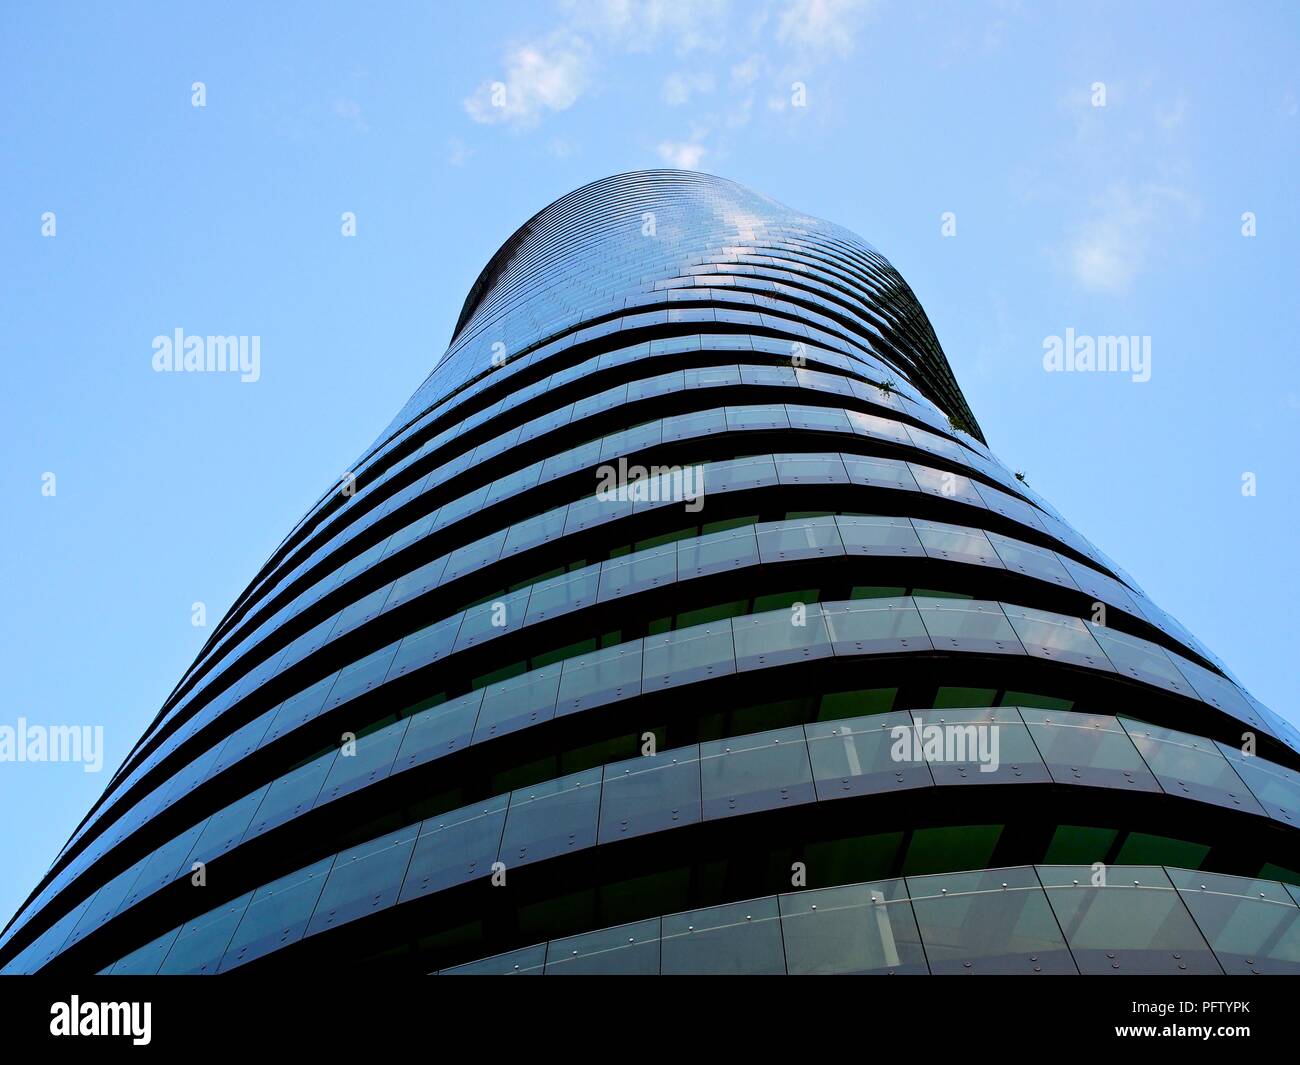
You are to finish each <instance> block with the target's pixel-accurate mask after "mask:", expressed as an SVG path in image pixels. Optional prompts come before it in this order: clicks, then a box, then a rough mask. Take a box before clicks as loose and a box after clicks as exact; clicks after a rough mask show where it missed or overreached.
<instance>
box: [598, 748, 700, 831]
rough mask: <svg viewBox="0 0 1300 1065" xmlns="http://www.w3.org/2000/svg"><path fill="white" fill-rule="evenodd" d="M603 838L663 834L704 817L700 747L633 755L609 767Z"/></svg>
mask: <svg viewBox="0 0 1300 1065" xmlns="http://www.w3.org/2000/svg"><path fill="white" fill-rule="evenodd" d="M603 780H604V783H603V792H602V795H601V801H600V831H599V842H600V843H602V844H603V843H611V842H613V841H614V840H618V839H629V838H631V837H633V836H641V835H645V834H646V833H649V832H659V831H662V830H664V829H668V828H675V827H677V826H678V825H691V824H695V823H697V822H698V821H699V820H700V819H701V816H702V815H701V805H700V757H699V748H698V747H682V748H678V749H676V750H672V751H661V752H659V753H657V754H651V755H642V756H639V757H637V758H629V759H627V760H626V761H623V762H614V763H611V764H609V765H607V766H605V769H604V778H603Z"/></svg>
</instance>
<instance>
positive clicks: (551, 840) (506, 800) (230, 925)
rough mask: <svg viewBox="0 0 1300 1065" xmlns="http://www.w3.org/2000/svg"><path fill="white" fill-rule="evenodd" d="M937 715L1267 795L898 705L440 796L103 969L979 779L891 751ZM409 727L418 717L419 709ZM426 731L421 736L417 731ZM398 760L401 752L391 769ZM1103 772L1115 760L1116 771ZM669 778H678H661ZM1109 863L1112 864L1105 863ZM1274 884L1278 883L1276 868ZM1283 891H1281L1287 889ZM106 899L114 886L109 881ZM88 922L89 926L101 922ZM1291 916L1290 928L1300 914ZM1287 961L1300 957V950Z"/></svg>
mask: <svg viewBox="0 0 1300 1065" xmlns="http://www.w3.org/2000/svg"><path fill="white" fill-rule="evenodd" d="M936 722H944V723H948V724H952V726H953V727H956V728H959V730H992V731H996V732H998V733H1000V735H1001V737H1002V739H1001V741H1000V745H1001V749H1002V750H1004V752H1005V754H1006V757H1005V759H1002V761H1001V762H1000V763H997V765H995V766H993V772H1000V774H1001V775H1000V776H998V778H997V779H996V780H995V779H993V778H989V782H988V783H1002V784H1014V785H1026V787H1032V785H1035V784H1039V785H1043V784H1048V783H1052V782H1056V783H1060V784H1080V785H1092V787H1109V788H1114V789H1118V791H1125V792H1136V793H1139V795H1143V793H1145V795H1171V796H1183V797H1187V798H1191V800H1193V801H1199V802H1206V804H1213V805H1217V806H1223V808H1230V809H1235V810H1238V811H1240V813H1245V814H1253V815H1257V817H1262V815H1266V813H1265V809H1264V806H1262V805H1261V804H1260V802H1258V801H1257V800H1256V798H1255V796H1253V795H1252V793H1251V789H1249V787H1248V785H1247V783H1245V782H1244V780H1243V779H1242V778H1240V776H1238V775H1236V772H1235V771H1234V769H1232V763H1230V762H1229V758H1227V757H1226V754H1225V753H1223V752H1222V750H1221V749H1219V748H1218V745H1216V744H1213V743H1212V741H1208V740H1204V739H1200V737H1196V736H1192V735H1190V733H1183V732H1174V731H1171V730H1152V728H1151V727H1148V726H1145V724H1143V723H1139V722H1130V720H1125V719H1117V718H1110V717H1108V715H1095V714H1075V713H1070V711H1052V710H1037V709H1030V707H1014V706H1004V707H992V709H991V707H950V709H944V710H915V711H911V713H906V711H893V713H889V714H878V715H872V717H867V718H852V719H839V720H827V722H818V723H814V724H809V726H794V727H788V728H777V730H771V731H768V732H762V733H750V735H744V736H732V737H727V739H723V740H716V741H708V743H702V744H693V745H690V746H688V748H673V749H671V750H663V752H659V753H656V754H654V756H641V757H637V758H632V759H627V761H621V762H615V763H608V765H604V766H597V767H595V769H591V770H584V771H581V772H576V774H571V775H568V776H564V778H559V779H554V780H546V782H539V783H537V784H530V785H528V787H525V788H519V789H515V791H513V792H507V793H502V795H497V796H493V797H490V798H486V800H481V801H478V802H473V804H471V805H468V806H464V808H461V809H456V810H448V811H445V813H441V814H437V815H434V817H432V818H428V819H425V821H421V822H413V823H411V824H408V826H404V827H403V828H398V830H395V831H393V832H387V834H385V835H382V836H378V837H376V839H372V840H368V841H365V843H361V844H357V845H355V847H352V848H348V849H347V850H344V852H339V853H337V854H330V856H326V857H324V858H320V860H317V861H313V862H311V863H309V865H308V866H305V867H302V869H298V870H294V871H292V873H287V874H286V875H283V876H279V878H277V879H276V880H272V882H268V883H265V884H261V886H260V887H257V888H256V889H255V891H252V892H246V893H243V895H242V896H239V897H238V899H237V900H234V901H233V902H229V901H227V902H224V904H221V905H220V906H217V908H214V909H212V910H207V912H204V913H200V914H198V915H195V917H194V918H192V919H190V921H187V922H185V923H183V925H178V926H177V927H174V928H172V930H170V931H169V932H165V934H164V935H161V936H157V938H155V939H153V940H151V941H149V943H147V944H143V945H136V947H135V948H133V949H130V951H126V952H123V954H122V957H121V958H117V960H116V961H113V962H110V964H109V965H108V966H107V969H108V970H110V971H116V973H139V971H148V970H142V967H140V966H143V965H146V964H148V962H152V965H153V969H152V971H155V973H156V971H160V970H161V971H164V973H168V971H173V973H181V971H187V973H216V971H227V970H230V969H234V967H237V966H239V965H243V964H247V962H248V961H252V960H253V958H256V957H263V956H265V954H268V953H272V952H274V951H276V949H282V948H285V947H291V945H294V944H295V943H298V941H299V940H300V939H302V938H303V936H311V935H316V934H318V932H324V931H329V930H330V928H335V927H341V926H342V925H344V923H348V922H351V921H354V919H360V918H364V917H367V915H370V914H372V913H374V912H376V909H377V906H376V905H374V904H373V902H372V904H369V905H367V904H365V902H367V899H365V897H367V896H370V895H373V896H374V897H376V899H382V908H385V909H386V908H390V906H394V905H399V904H402V902H409V901H415V900H420V899H426V897H428V896H430V895H435V893H437V892H439V891H446V889H450V888H454V887H458V886H461V884H464V883H467V882H469V880H473V879H474V878H482V876H487V875H490V871H491V867H493V865H494V863H495V862H502V863H504V865H507V866H510V867H512V869H515V867H520V866H524V865H530V863H534V862H539V861H546V860H549V858H556V857H560V856H564V854H571V853H573V852H575V849H586V848H591V847H599V845H606V844H612V843H621V841H625V840H629V839H636V837H642V836H646V835H650V834H653V832H662V831H669V830H675V828H685V827H689V826H694V824H699V823H702V822H710V821H723V819H727V818H731V817H740V815H745V814H761V813H764V811H770V810H775V809H779V808H787V806H790V805H802V804H816V802H823V804H824V802H837V801H840V800H842V798H848V797H858V796H871V795H885V793H889V792H893V793H897V792H900V791H913V789H917V788H935V787H939V788H943V787H945V785H946V787H963V785H967V784H970V783H971V780H970V779H967V767H969V769H970V772H972V774H974V775H975V778H976V780H978V779H980V772H982V770H980V766H982V765H985V766H987V765H989V762H988V761H987V759H985V761H983V762H982V758H983V757H984V754H987V752H983V748H980V750H982V752H983V753H982V754H978V753H976V752H975V750H974V749H972V750H970V752H969V756H970V757H969V758H967V759H966V761H965V762H963V763H956V765H954V763H944V761H943V756H940V758H939V759H937V761H936V759H935V758H933V757H932V756H928V754H926V753H924V752H923V750H922V744H928V743H930V740H928V737H927V739H926V740H920V739H918V740H917V741H915V748H913V746H910V745H909V753H907V757H906V758H905V759H904V761H896V759H893V758H892V757H889V756H891V754H892V752H893V749H894V748H897V746H898V744H900V741H910V740H911V739H913V736H917V737H920V736H926V735H927V733H926V732H924V730H926V728H927V727H928V728H931V730H932V728H935V727H936V726H935V723H936ZM927 723H928V724H927ZM411 727H412V728H415V727H416V726H415V724H413V723H412V726H411ZM940 727H943V726H940ZM1076 732H1083V735H1084V736H1086V737H1087V740H1088V741H1089V743H1093V741H1095V743H1096V749H1097V750H1099V752H1101V750H1104V759H1102V761H1105V763H1106V766H1105V769H1099V770H1096V772H1095V775H1093V776H1082V775H1080V771H1079V769H1078V767H1075V766H1074V765H1071V763H1074V762H1078V761H1080V759H1079V750H1078V746H1076V744H1075V741H1074V736H1071V735H1070V733H1076ZM1062 739H1063V740H1065V743H1063V744H1061V743H1060V741H1061V740H1062ZM421 744H422V745H426V741H421ZM1058 744H1060V746H1062V748H1063V746H1066V745H1069V746H1070V749H1069V750H1063V749H1058ZM376 746H377V748H381V749H383V750H385V752H387V754H389V756H393V757H395V761H396V762H399V763H400V762H403V761H406V759H403V758H402V754H400V753H399V750H404V749H406V748H404V745H403V737H402V735H400V733H398V735H395V736H386V737H382V739H377V740H376ZM850 750H852V753H850ZM1190 756H1191V757H1192V758H1201V759H1204V761H1205V762H1209V763H1214V766H1216V769H1217V780H1216V785H1214V787H1213V788H1206V789H1203V791H1199V792H1190V791H1188V789H1187V785H1186V784H1184V783H1183V780H1182V779H1179V778H1180V776H1182V775H1186V774H1187V767H1188V758H1190ZM403 769H406V766H402V767H400V769H394V771H402V770H403ZM1104 774H1112V775H1113V779H1108V778H1106V776H1105V775H1104ZM647 778H660V780H659V784H658V785H656V789H653V791H650V792H649V793H650V795H653V796H654V798H655V804H656V805H655V806H654V809H649V808H646V806H645V805H642V804H641V802H638V801H637V800H641V798H643V797H645V793H646V792H643V791H642V787H643V783H645V782H646V779H647ZM664 780H669V782H671V783H669V784H668V785H667V787H664V785H663V782H664ZM638 785H642V787H638ZM328 788H329V779H328V778H325V785H324V788H322V793H324V791H325V789H328ZM776 792H780V798H777V800H774V798H772V795H774V793H776ZM669 809H671V813H669ZM656 815H658V818H656ZM253 819H255V818H253ZM482 824H486V826H487V832H485V834H482V835H484V839H482V840H481V845H480V847H478V848H474V849H468V850H467V848H465V840H464V837H463V832H461V831H460V830H463V828H464V827H465V826H482ZM1287 831H1291V832H1296V831H1297V830H1295V828H1288V830H1287ZM190 839H192V836H191V837H190ZM394 857H395V858H396V860H398V861H396V862H395V863H393V866H391V869H387V870H385V873H383V875H382V878H377V876H376V875H374V874H373V873H363V874H357V869H365V863H367V862H369V863H372V867H374V869H382V867H383V866H385V865H387V863H389V862H390V860H393V858H394ZM182 867H183V863H182ZM1089 873H1091V869H1089ZM1109 875H1112V876H1114V875H1117V874H1115V871H1114V870H1110V871H1109ZM1195 875H1197V876H1214V875H1216V874H1201V873H1199V874H1195ZM350 879H357V880H360V883H361V886H363V887H364V889H361V891H360V895H357V893H356V891H355V889H354V891H352V893H354V895H357V897H348V895H347V892H346V889H344V888H346V882H347V880H350ZM1232 879H1240V878H1232ZM381 880H386V883H385V882H381ZM290 886H292V887H295V888H302V887H303V886H311V887H312V888H313V889H312V891H309V892H307V893H304V895H303V897H302V899H300V900H299V901H298V904H296V906H298V908H300V909H302V913H292V914H286V913H283V912H282V909H281V910H277V912H276V914H274V915H276V918H277V923H276V928H274V930H276V932H277V935H273V936H272V938H270V939H269V940H268V939H265V938H263V936H255V935H252V934H250V932H248V931H246V934H244V935H240V931H239V928H240V923H242V918H243V915H244V913H246V912H247V910H248V909H250V906H251V905H252V904H255V902H256V901H257V900H265V899H266V897H269V896H276V895H283V893H285V888H286V887H290ZM1274 887H1277V888H1279V889H1281V888H1282V886H1281V884H1275V886H1274ZM936 893H937V892H936ZM1281 899H1282V900H1283V901H1290V899H1288V896H1287V895H1286V892H1284V891H1283V893H1282V896H1281ZM112 901H114V902H116V901H117V895H116V893H114V896H113V900H112ZM279 905H281V906H283V904H279ZM122 908H123V909H125V904H123V906H122ZM94 912H95V906H94V904H92V906H91V908H90V909H88V910H87V912H85V913H83V914H82V917H81V919H79V921H78V923H77V926H75V927H74V928H73V930H72V932H70V935H69V936H68V943H66V944H65V948H66V947H68V945H72V944H73V943H75V941H77V939H78V938H79V935H81V932H82V928H83V926H86V925H87V922H86V917H87V915H88V914H91V913H94ZM252 923H255V922H250V925H252ZM282 926H289V932H285V931H281V928H282ZM211 927H218V928H222V930H224V934H222V936H221V938H220V939H213V940H212V941H209V943H205V944H203V949H204V964H203V965H200V964H198V960H196V958H195V957H194V954H192V953H188V952H187V949H186V948H187V947H188V943H187V939H188V938H190V936H191V935H192V936H194V938H195V939H196V940H200V943H201V941H203V939H205V936H200V935H198V934H199V932H203V930H205V928H211ZM86 931H87V932H88V931H94V927H88V928H86ZM1292 932H1294V934H1297V932H1300V927H1297V928H1295V930H1292ZM178 947H179V949H177V948H178ZM173 951H174V953H172V952H173ZM56 956H57V951H39V949H38V951H34V952H31V953H30V954H27V956H26V961H25V962H23V964H25V965H31V966H35V967H36V969H39V967H40V966H43V965H45V964H48V961H49V960H52V958H53V957H56ZM1295 961H1297V962H1300V956H1297V957H1296V958H1295Z"/></svg>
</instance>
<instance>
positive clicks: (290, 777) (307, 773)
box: [244, 751, 338, 840]
mask: <svg viewBox="0 0 1300 1065" xmlns="http://www.w3.org/2000/svg"><path fill="white" fill-rule="evenodd" d="M337 756H338V755H337V752H335V751H330V752H329V753H328V754H326V755H322V756H321V757H320V758H317V759H314V760H313V761H310V762H308V763H307V764H306V765H303V766H299V767H298V768H297V769H293V770H290V771H289V772H288V773H286V774H285V775H284V776H282V777H280V778H279V779H277V780H273V781H272V782H271V786H270V788H268V789H267V792H266V796H265V798H263V799H262V803H261V805H260V806H259V807H258V808H257V813H255V814H254V815H253V823H252V824H251V825H249V828H248V832H247V834H246V835H245V836H244V839H246V840H249V839H256V838H257V837H258V836H260V835H261V834H262V833H263V832H266V831H267V830H269V829H272V828H275V827H276V826H277V825H282V824H284V822H286V821H290V820H292V819H293V818H295V817H299V816H301V815H302V814H303V813H305V812H306V811H308V810H310V809H311V808H312V806H313V805H315V802H316V796H317V795H319V794H320V789H321V785H322V784H324V783H325V778H326V776H328V775H329V770H330V766H331V764H333V762H334V759H335V758H336V757H337Z"/></svg>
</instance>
